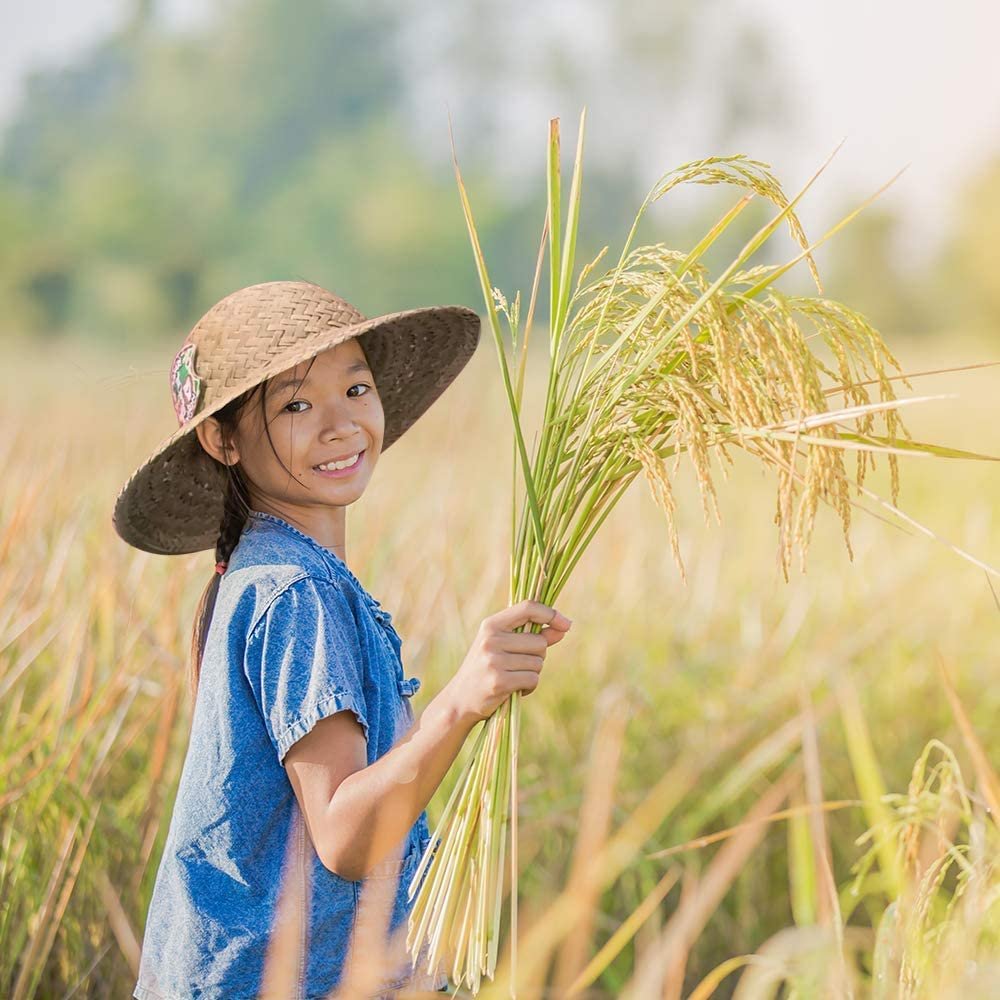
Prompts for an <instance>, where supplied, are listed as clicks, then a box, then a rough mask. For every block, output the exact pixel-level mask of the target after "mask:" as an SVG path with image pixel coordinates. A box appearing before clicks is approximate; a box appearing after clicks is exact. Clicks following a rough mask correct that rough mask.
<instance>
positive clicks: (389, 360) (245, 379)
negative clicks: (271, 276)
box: [113, 281, 480, 555]
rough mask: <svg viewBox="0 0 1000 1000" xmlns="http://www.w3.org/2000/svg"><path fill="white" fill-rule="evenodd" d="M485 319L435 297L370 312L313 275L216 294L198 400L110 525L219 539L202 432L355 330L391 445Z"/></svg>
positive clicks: (218, 484) (156, 542)
mask: <svg viewBox="0 0 1000 1000" xmlns="http://www.w3.org/2000/svg"><path fill="white" fill-rule="evenodd" d="M479 332H480V321H479V316H478V315H477V314H476V313H475V312H474V311H473V310H472V309H468V308H466V307H465V306H431V307H427V308H421V309H410V310H406V311H403V312H396V313H387V314H385V315H384V316H379V317H376V318H374V319H366V318H365V316H363V315H362V313H361V312H359V311H358V310H357V309H356V308H355V307H354V306H352V305H351V304H350V303H349V302H347V301H345V300H344V299H342V298H341V297H340V296H338V295H335V294H334V293H332V292H329V291H327V290H326V289H324V288H321V287H319V286H318V285H313V284H311V283H309V282H304V281H273V282H267V283H265V284H261V285H251V286H250V287H248V288H243V289H240V290H239V291H237V292H234V293H233V294H231V295H229V296H227V297H226V298H224V299H222V300H221V301H220V302H218V303H216V304H215V305H214V306H213V307H212V308H211V309H209V311H208V312H207V313H206V314H205V315H204V316H203V317H202V318H201V319H200V320H199V321H198V323H197V324H196V325H195V326H194V328H193V329H192V330H191V332H190V334H188V337H187V338H186V340H185V344H194V345H195V348H196V350H195V358H194V368H195V370H196V372H197V375H198V377H199V378H200V379H201V383H202V385H201V395H200V398H199V401H198V407H197V410H196V412H195V414H194V416H192V417H191V419H190V420H188V421H187V422H186V423H184V424H183V425H182V426H181V427H180V429H179V430H177V432H176V433H174V434H173V435H171V436H170V437H169V438H167V440H166V441H164V442H163V443H162V444H161V445H160V447H159V448H158V449H157V450H156V451H155V452H154V453H153V455H152V456H151V457H150V458H149V459H148V460H147V461H146V462H145V463H144V464H143V465H142V466H140V468H139V469H138V470H136V472H135V473H134V474H133V475H132V477H131V478H130V479H129V481H128V482H127V483H126V484H125V486H124V487H123V488H122V491H121V492H120V493H119V495H118V499H117V501H116V502H115V509H114V515H113V522H114V526H115V529H116V530H117V532H118V534H119V535H120V536H121V537H122V538H123V539H124V540H125V541H126V542H128V543H129V544H130V545H134V546H135V547H136V548H140V549H143V550H145V551H147V552H156V553H161V554H172V555H176V554H181V553H185V552H198V551H201V550H202V549H211V548H214V547H215V543H216V539H217V538H218V535H219V525H220V522H221V520H222V513H223V491H224V488H225V473H224V472H223V470H222V468H221V466H219V465H218V464H217V463H216V462H215V461H214V460H213V459H211V458H210V457H209V456H208V455H207V454H206V453H205V452H204V451H203V450H202V447H201V444H200V443H199V441H198V438H197V435H196V434H194V433H192V432H193V431H194V429H195V428H196V427H197V426H198V424H200V423H201V422H202V421H203V420H204V419H205V418H206V417H208V416H210V415H211V414H212V413H214V412H215V411H216V410H219V409H221V408H222V407H223V406H225V405H226V404H227V403H229V402H230V401H231V400H233V399H235V398H236V397H237V396H239V395H241V394H242V393H243V392H246V391H247V390H248V389H251V388H253V386H255V385H257V384H259V383H260V382H262V381H264V379H266V378H269V377H273V376H275V375H278V374H280V373H281V372H283V371H287V370H288V369H289V368H294V367H295V366H296V365H298V364H300V363H302V362H303V361H308V360H309V359H310V358H312V357H314V356H315V355H317V354H319V353H321V352H323V351H325V350H328V349H329V348H331V347H333V346H335V345H336V344H339V343H342V342H343V341H345V340H348V339H349V338H351V337H357V339H358V342H359V343H360V345H361V347H362V350H363V351H364V353H365V357H366V358H367V360H368V364H369V366H370V367H371V369H372V373H373V374H374V377H375V385H376V388H377V390H378V394H379V398H380V400H381V401H382V408H383V410H384V412H385V433H384V437H383V441H382V451H383V452H384V451H385V450H386V448H388V447H389V446H390V445H391V444H392V443H393V442H394V441H396V440H398V439H399V437H400V436H401V435H402V434H404V433H405V432H406V431H407V430H408V429H409V428H410V427H411V426H412V425H413V424H414V423H415V422H416V420H417V419H418V418H419V417H420V416H421V415H422V414H423V413H424V412H426V410H427V409H428V407H429V406H430V405H431V404H432V403H433V402H434V400H436V399H437V398H438V397H439V396H440V395H441V393H443V392H444V391H445V389H447V387H448V386H449V385H450V384H451V382H452V381H453V380H454V379H455V377H456V376H457V375H458V374H459V372H460V371H461V370H462V369H463V368H464V367H465V365H466V364H467V363H468V361H469V359H470V358H471V357H472V355H473V353H474V352H475V349H476V346H477V344H478V342H479Z"/></svg>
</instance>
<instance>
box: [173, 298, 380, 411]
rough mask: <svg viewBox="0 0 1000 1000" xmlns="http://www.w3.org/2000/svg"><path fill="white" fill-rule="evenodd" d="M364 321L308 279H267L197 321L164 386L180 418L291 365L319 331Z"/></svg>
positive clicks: (351, 309)
mask: <svg viewBox="0 0 1000 1000" xmlns="http://www.w3.org/2000/svg"><path fill="white" fill-rule="evenodd" d="M365 321H366V317H365V316H364V315H363V314H362V313H361V312H360V311H359V310H358V309H356V308H355V307H354V306H352V305H351V303H350V302H347V301H346V300H345V299H342V298H341V297H340V296H339V295H335V294H334V293H333V292H329V291H327V290H326V289H325V288H321V287H320V286H319V285H314V284H312V283H311V282H307V281H269V282H265V283H263V284H259V285H250V286H249V287H247V288H241V289H239V290H238V291H236V292H233V293H232V294H231V295H227V296H226V297H225V298H224V299H221V300H220V301H219V302H217V303H216V304H215V305H214V306H212V308H211V309H209V310H208V312H206V313H205V315H204V316H202V318H201V319H200V320H198V322H197V323H196V324H195V326H194V327H193V329H192V330H191V332H190V333H189V334H188V336H187V338H186V339H185V341H184V345H183V347H182V348H181V350H180V351H179V352H178V354H177V356H176V358H175V361H174V365H173V367H172V369H171V384H170V388H171V394H172V396H173V401H174V410H175V412H176V414H177V419H178V422H179V423H180V424H181V425H183V424H184V423H186V422H187V421H188V420H190V419H191V418H192V417H194V416H195V415H196V414H197V413H199V412H201V411H202V410H205V409H211V408H212V407H213V406H215V404H216V403H218V402H219V401H220V400H222V399H223V398H225V397H231V396H232V395H233V390H234V389H238V388H239V387H241V386H245V387H247V388H250V387H251V386H252V385H254V384H256V383H257V382H259V381H260V380H261V377H262V376H263V375H264V374H277V373H278V372H279V371H284V370H285V369H286V368H288V367H293V365H294V363H295V361H294V359H295V356H296V355H297V354H299V353H301V350H300V349H301V348H302V347H303V346H304V345H305V344H307V343H308V342H309V341H311V340H312V339H313V338H315V337H316V336H317V335H321V334H323V333H328V332H329V331H330V330H331V329H336V328H338V327H351V326H354V325H356V324H358V323H364V322H365ZM285 362H287V363H285Z"/></svg>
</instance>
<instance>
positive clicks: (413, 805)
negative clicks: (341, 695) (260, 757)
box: [285, 687, 479, 881]
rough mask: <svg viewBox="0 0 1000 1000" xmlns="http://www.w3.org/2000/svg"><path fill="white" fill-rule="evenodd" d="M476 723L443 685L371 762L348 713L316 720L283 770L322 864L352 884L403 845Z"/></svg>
mask: <svg viewBox="0 0 1000 1000" xmlns="http://www.w3.org/2000/svg"><path fill="white" fill-rule="evenodd" d="M478 721H479V719H478V718H475V717H472V716H469V715H465V716H464V717H463V716H462V715H461V713H460V710H459V709H458V707H457V705H456V703H455V702H454V700H453V699H452V698H451V692H450V690H449V688H448V687H445V688H444V689H443V690H442V691H441V692H440V693H439V694H438V695H437V696H436V697H435V698H434V699H433V700H432V701H431V702H430V703H429V704H428V705H427V706H426V708H425V709H424V711H423V712H422V713H421V715H420V718H419V719H418V720H417V721H416V722H415V723H414V724H413V726H412V727H411V728H410V731H409V732H408V733H407V735H406V736H405V737H403V738H402V739H401V740H400V741H399V743H397V744H396V745H395V746H394V747H393V748H392V749H391V750H389V751H387V752H386V753H385V754H384V755H383V756H382V757H380V758H379V759H378V760H376V761H374V762H373V763H372V764H371V765H370V766H368V767H366V766H365V763H366V760H367V754H366V746H365V737H364V730H363V729H362V728H361V725H360V723H359V722H358V720H357V719H356V718H355V716H354V715H353V714H352V713H351V712H350V711H341V712H337V713H336V714H335V715H331V716H328V717H327V718H325V719H322V720H320V721H319V722H318V723H316V725H315V726H314V727H313V728H312V730H310V732H308V733H307V734H306V735H305V736H304V737H302V739H300V740H299V741H298V742H297V743H295V744H294V745H293V746H292V748H291V749H290V750H289V751H288V753H287V754H286V756H285V769H286V771H287V772H288V778H289V780H290V781H291V783H292V787H293V788H294V790H295V794H296V796H297V798H298V800H299V805H300V807H301V809H302V814H303V816H304V817H305V820H306V826H307V828H308V830H309V834H310V836H311V837H312V841H313V846H314V847H315V848H316V853H317V854H318V855H319V858H320V860H321V861H322V862H323V864H324V865H325V866H326V867H327V868H328V869H329V870H330V871H332V872H335V873H336V874H337V875H340V876H341V877H342V878H346V879H350V880H352V881H354V880H358V879H362V878H364V877H365V876H366V875H367V874H368V872H369V871H370V869H371V868H372V867H373V866H374V865H376V864H378V863H379V861H382V860H383V859H384V858H386V857H387V856H388V855H389V854H390V853H391V851H392V850H393V849H394V848H397V847H398V846H399V845H401V843H402V841H403V840H404V839H405V837H406V835H407V834H408V833H409V830H410V828H411V827H412V826H413V824H414V823H415V822H416V821H417V818H418V817H419V816H420V813H421V812H422V811H423V810H424V808H425V807H426V805H427V803H428V802H429V801H430V799H431V796H432V795H433V794H434V792H435V790H436V789H437V787H438V785H440V784H441V781H442V780H443V779H444V776H445V775H446V774H447V773H448V768H450V767H451V765H452V764H453V763H454V761H455V758H456V757H457V756H458V752H459V750H461V748H462V745H463V744H464V743H465V739H466V737H467V736H468V735H469V732H470V731H471V730H472V728H473V727H474V726H475V724H476V723H477V722H478Z"/></svg>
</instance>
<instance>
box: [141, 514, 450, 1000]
mask: <svg viewBox="0 0 1000 1000" xmlns="http://www.w3.org/2000/svg"><path fill="white" fill-rule="evenodd" d="M401 644H402V643H401V640H400V637H399V635H398V634H397V633H396V630H395V629H394V628H393V626H392V616H391V615H390V614H389V612H387V611H385V610H383V608H382V607H381V605H380V604H379V602H378V601H377V600H375V598H374V597H372V596H371V595H370V594H369V593H368V592H367V591H366V590H365V588H364V587H363V586H362V585H361V583H360V581H359V580H358V579H357V577H355V576H354V574H353V573H352V572H351V571H350V570H349V569H348V568H347V564H346V563H344V562H343V560H341V559H340V558H339V557H338V556H336V555H334V554H333V553H332V552H331V551H329V550H328V549H326V548H324V547H323V546H322V545H320V544H319V543H318V542H317V541H315V540H314V539H312V538H310V537H309V536H308V535H306V534H304V533H302V532H300V531H298V530H297V529H296V528H294V527H292V526H291V525H290V524H288V523H287V522H285V521H283V520H282V519H280V518H278V517H275V516H273V515H270V514H263V513H259V512H253V513H252V514H251V515H250V517H249V518H248V520H247V525H246V527H245V528H244V530H243V534H242V536H241V537H240V541H239V544H238V545H237V546H236V548H235V550H234V551H233V554H232V556H231V558H230V562H229V567H228V569H227V571H226V573H225V574H224V575H223V577H222V579H221V580H220V583H219V591H218V597H217V600H216V604H215V609H214V611H213V615H212V621H211V625H210V626H209V629H208V633H207V636H206V640H205V651H204V656H203V658H202V666H201V674H200V678H199V684H198V695H197V698H196V700H195V706H194V713H193V716H192V722H191V734H190V738H189V743H188V748H187V755H186V757H185V760H184V765H183V769H182V771H181V777H180V783H179V785H178V789H177V797H176V800H175V802H174V807H173V814H172V816H171V820H170V827H169V830H168V833H167V839H166V843H165V845H164V849H163V854H162V857H161V860H160V866H159V869H158V871H157V875H156V882H155V884H154V887H153V895H152V899H151V901H150V905H149V911H148V914H147V919H146V928H145V936H144V939H143V944H142V955H141V961H140V965H139V975H138V982H137V983H136V987H135V990H134V992H133V994H132V995H133V997H136V998H138V1000H187V998H189V997H201V998H206V1000H216V998H218V1000H222V998H225V1000H244V998H245V1000H251V998H256V997H257V996H258V994H259V993H260V992H261V990H262V989H263V987H264V985H265V958H266V956H267V950H268V943H269V940H271V937H272V932H273V931H274V930H275V928H276V926H278V925H281V926H282V927H283V928H289V927H290V928H291V931H288V932H287V933H292V934H293V935H294V941H293V946H294V945H297V947H296V948H295V950H294V952H293V955H294V961H296V962H297V967H296V969H295V974H294V977H293V978H294V980H295V982H294V986H293V987H290V988H288V989H284V988H283V989H282V994H281V995H282V996H287V997H289V1000H309V998H313V997H315V998H320V997H325V996H326V995H327V994H328V993H329V992H330V991H331V990H332V989H334V988H335V987H336V986H337V985H338V983H339V982H340V980H341V978H342V977H343V976H344V974H345V963H346V960H347V955H348V948H349V945H350V943H351V939H352V935H353V933H354V931H355V928H356V926H357V925H358V920H357V916H358V911H359V902H363V900H364V899H365V898H366V897H365V896H364V895H363V894H364V892H365V891H366V889H367V888H368V887H371V888H372V889H373V890H374V889H377V888H382V889H383V897H384V899H385V903H384V906H385V908H386V909H388V908H389V905H390V894H393V895H392V899H391V916H390V917H389V920H388V932H389V935H390V936H391V935H392V933H393V932H394V931H396V932H397V940H398V939H399V938H401V939H402V942H403V945H402V948H401V950H399V951H396V952H392V953H391V954H393V955H395V956H396V958H397V964H396V965H395V966H394V967H392V968H387V969H385V970H384V977H383V982H382V985H381V987H380V989H381V992H378V993H376V994H374V995H376V996H379V997H381V996H392V995H394V994H393V990H394V989H395V988H398V987H400V986H402V985H404V984H405V985H407V986H409V987H418V986H419V987H422V988H425V989H440V988H441V987H442V986H445V985H446V984H447V978H446V977H445V976H444V975H439V976H437V977H434V978H430V977H425V976H423V975H420V973H422V972H423V969H424V968H426V963H421V962H420V961H419V960H418V961H417V962H415V963H411V959H410V957H409V956H408V955H407V954H406V951H405V936H406V918H407V917H408V915H409V912H410V909H411V908H412V901H408V900H407V895H408V889H409V884H410V881H411V879H412V877H413V875H414V873H415V870H416V867H417V864H418V862H419V860H420V857H421V855H422V854H423V851H424V849H425V848H426V846H427V844H428V843H429V842H430V834H429V831H428V824H427V814H426V812H422V813H421V814H420V816H419V817H418V819H417V821H416V822H415V823H414V825H413V826H412V827H411V829H410V831H409V833H408V834H407V836H406V838H405V840H404V841H403V842H402V844H401V845H400V848H399V850H398V851H397V853H396V854H395V855H393V856H390V858H389V859H388V861H383V862H381V863H380V864H377V865H376V866H375V868H374V869H373V870H372V871H371V873H370V874H369V876H368V877H367V878H366V879H364V880H363V881H350V880H348V879H344V878H341V877H340V876H339V875H336V874H335V873H333V872H331V871H330V870H329V869H327V868H326V866H325V865H324V864H323V863H322V862H321V861H320V859H319V857H318V855H317V854H316V851H315V849H314V848H313V844H312V842H311V840H310V838H309V836H308V833H307V832H306V829H305V824H304V820H303V817H302V813H301V809H300V808H299V804H298V800H297V798H296V797H295V793H294V791H293V789H292V785H291V783H290V781H289V779H288V775H287V773H286V771H285V768H284V766H283V763H282V762H283V759H284V757H285V754H286V753H287V752H288V749H289V747H291V746H292V744H293V743H295V741H296V740H299V739H301V738H302V737H303V736H305V734H306V733H308V732H309V731H310V730H311V729H312V728H313V726H315V725H316V723H317V722H318V721H319V720H320V719H323V718H325V717H327V716H329V715H333V714H334V713H335V712H339V711H342V710H348V711H350V712H352V713H353V714H354V716H355V717H356V718H357V720H358V722H359V723H360V724H361V727H362V729H363V730H364V734H365V739H366V741H367V762H368V764H369V765H370V764H372V763H373V762H374V761H375V760H377V759H378V758H379V757H381V756H382V755H383V754H385V753H386V752H387V751H388V750H389V749H390V748H391V747H392V746H393V745H394V744H395V743H396V742H397V741H398V740H399V739H400V738H401V737H403V736H404V735H405V734H406V732H407V731H408V730H409V729H410V727H411V725H412V723H413V719H414V716H413V710H412V708H411V706H410V701H409V699H410V697H411V696H412V695H413V694H414V693H415V692H416V691H417V690H418V688H419V687H420V681H419V680H418V679H417V678H416V677H410V678H407V677H405V676H404V674H403V665H402V659H401V656H400V647H401ZM393 887H394V888H393ZM283 888H284V892H285V893H287V894H288V895H287V897H283V896H282V892H283ZM288 900H291V901H292V902H288ZM362 909H364V907H362ZM383 926H385V924H384V923H383ZM400 927H401V928H402V929H401V931H399V930H397V929H398V928H400ZM279 936H280V935H275V938H278V937H279ZM400 956H402V958H401V959H400ZM421 957H423V956H421ZM359 961H363V956H360V957H359ZM272 964H273V963H269V966H268V979H267V983H268V984H269V983H271V982H272V980H271V979H270V978H269V977H270V974H271V965H272ZM414 965H416V966H417V973H416V974H413V978H412V979H411V978H410V977H411V974H412V973H413V966H414Z"/></svg>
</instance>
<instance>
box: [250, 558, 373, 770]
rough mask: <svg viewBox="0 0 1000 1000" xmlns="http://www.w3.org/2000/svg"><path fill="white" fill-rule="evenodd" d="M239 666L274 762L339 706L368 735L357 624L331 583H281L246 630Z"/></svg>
mask: <svg viewBox="0 0 1000 1000" xmlns="http://www.w3.org/2000/svg"><path fill="white" fill-rule="evenodd" d="M244 668H245V672H246V675H247V679H248V680H249V682H250V687H251V688H252V689H253V695H254V700H255V701H256V702H257V707H258V709H260V713H261V715H262V716H263V719H264V726H265V728H266V729H267V734H268V736H269V737H270V740H271V743H272V744H273V745H274V749H275V751H276V753H277V755H278V762H279V763H280V762H281V761H282V760H283V759H284V756H285V754H286V753H287V752H288V750H289V748H290V747H291V746H292V744H293V743H295V742H296V741H297V740H300V739H301V738H302V737H303V736H305V735H306V733H308V732H309V731H310V730H311V729H312V728H313V726H315V725H316V723H317V722H319V721H320V719H324V718H326V717H327V716H328V715H334V714H335V713H337V712H340V711H342V710H344V709H349V710H350V711H352V712H353V713H354V715H355V716H356V717H357V720H358V722H360V723H361V728H362V729H363V730H364V733H365V739H366V740H367V739H368V718H367V716H366V714H365V701H364V696H363V677H364V671H363V660H362V654H361V643H360V640H359V636H358V628H357V623H356V621H355V618H354V612H353V610H352V608H351V605H350V602H349V601H348V599H347V597H346V595H345V594H344V593H343V591H342V590H341V589H340V588H339V587H338V586H337V584H336V583H335V582H333V581H328V580H321V579H316V578H313V577H305V578H303V579H301V580H297V581H296V582H295V583H292V584H291V585H290V586H288V587H286V588H285V590H283V591H282V592H281V593H280V594H279V595H278V596H277V597H276V598H275V599H274V601H272V603H271V605H270V607H269V608H268V609H267V611H266V612H265V613H264V615H263V617H262V618H261V619H260V621H259V622H258V623H257V625H256V626H255V628H254V630H253V631H252V632H251V634H250V638H249V641H248V643H247V652H246V660H245V663H244Z"/></svg>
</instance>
